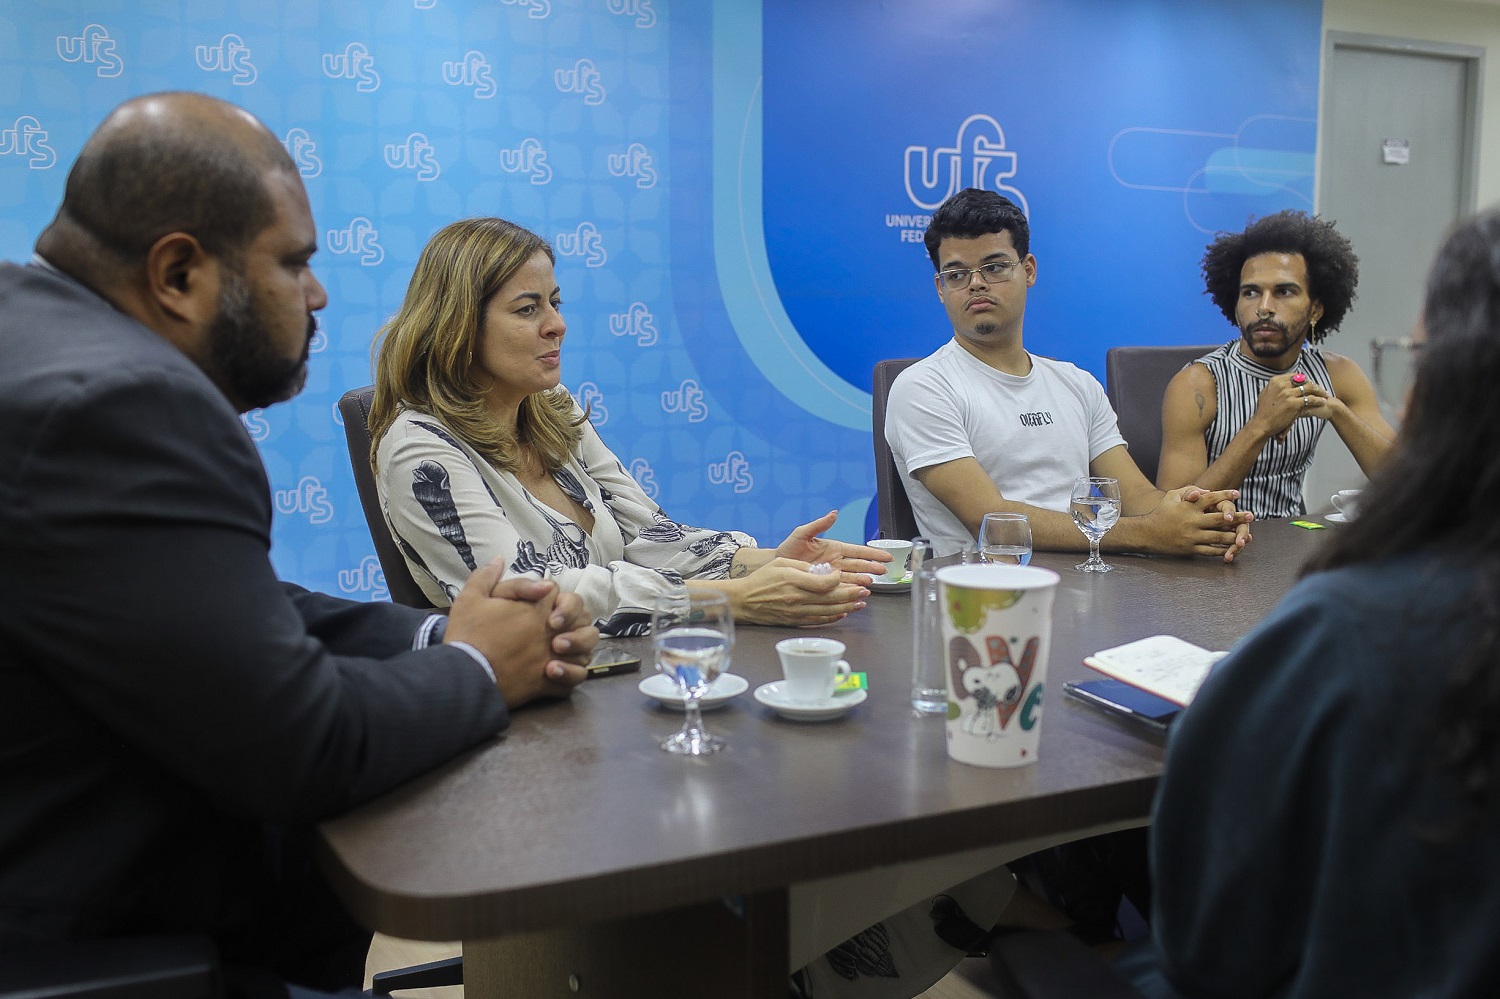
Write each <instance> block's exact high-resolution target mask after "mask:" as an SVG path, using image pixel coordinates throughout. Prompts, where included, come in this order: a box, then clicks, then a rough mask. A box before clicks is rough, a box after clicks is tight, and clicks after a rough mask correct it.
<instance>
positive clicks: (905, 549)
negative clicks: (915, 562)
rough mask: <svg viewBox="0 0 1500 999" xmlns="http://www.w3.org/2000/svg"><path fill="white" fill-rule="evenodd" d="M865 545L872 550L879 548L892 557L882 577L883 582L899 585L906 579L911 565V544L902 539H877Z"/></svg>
mask: <svg viewBox="0 0 1500 999" xmlns="http://www.w3.org/2000/svg"><path fill="white" fill-rule="evenodd" d="M865 544H867V545H869V546H870V547H871V548H879V549H880V550H881V551H883V552H885V553H886V554H887V555H889V556H890V557H891V560H890V562H888V563H886V567H885V575H884V576H882V577H880V579H881V581H882V582H886V583H897V582H900V581H901V580H903V579H905V578H906V573H907V569H908V568H909V567H910V565H911V542H910V541H902V540H900V539H889V538H876V539H875V540H874V541H867V542H865Z"/></svg>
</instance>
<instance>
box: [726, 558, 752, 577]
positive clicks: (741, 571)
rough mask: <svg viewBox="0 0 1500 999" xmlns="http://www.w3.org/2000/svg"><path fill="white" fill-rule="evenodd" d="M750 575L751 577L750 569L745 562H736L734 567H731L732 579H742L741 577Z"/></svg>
mask: <svg viewBox="0 0 1500 999" xmlns="http://www.w3.org/2000/svg"><path fill="white" fill-rule="evenodd" d="M748 575H750V567H749V566H748V565H746V564H745V563H743V562H736V563H735V564H734V565H732V566H730V567H729V578H730V579H740V578H741V577H743V576H748Z"/></svg>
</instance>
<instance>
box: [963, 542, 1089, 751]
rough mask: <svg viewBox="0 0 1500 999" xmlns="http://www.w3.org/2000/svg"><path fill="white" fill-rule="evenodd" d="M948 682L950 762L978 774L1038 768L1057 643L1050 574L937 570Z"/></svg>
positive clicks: (1027, 569)
mask: <svg viewBox="0 0 1500 999" xmlns="http://www.w3.org/2000/svg"><path fill="white" fill-rule="evenodd" d="M937 578H938V589H939V591H940V593H941V596H942V616H943V622H942V629H943V661H944V665H945V667H946V669H945V671H944V672H945V673H946V674H947V679H948V755H949V756H950V757H951V758H953V759H955V760H957V761H958V762H960V763H970V764H973V765H974V766H979V767H1018V766H1024V765H1026V764H1028V763H1035V762H1036V757H1037V747H1038V745H1039V744H1040V742H1041V733H1042V725H1041V720H1042V693H1043V691H1044V690H1045V689H1046V685H1047V653H1048V648H1049V646H1050V645H1051V639H1052V595H1053V593H1054V592H1055V591H1056V589H1057V584H1058V582H1059V579H1058V575H1057V573H1055V572H1053V571H1052V570H1050V569H1039V568H1036V567H1035V566H1019V565H950V566H945V567H944V568H942V569H939V570H938V573H937Z"/></svg>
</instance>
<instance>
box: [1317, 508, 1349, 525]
mask: <svg viewBox="0 0 1500 999" xmlns="http://www.w3.org/2000/svg"><path fill="white" fill-rule="evenodd" d="M1323 519H1324V520H1326V521H1328V522H1329V523H1330V524H1347V523H1349V518H1348V517H1345V516H1344V515H1343V514H1341V513H1339V512H1338V511H1334V512H1333V513H1330V514H1329V515H1328V516H1326V517H1324V518H1323Z"/></svg>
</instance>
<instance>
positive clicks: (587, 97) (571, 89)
mask: <svg viewBox="0 0 1500 999" xmlns="http://www.w3.org/2000/svg"><path fill="white" fill-rule="evenodd" d="M552 79H553V80H554V81H556V83H557V89H558V90H561V91H562V92H563V93H565V94H583V95H584V97H583V103H585V104H587V105H589V106H590V107H593V106H594V105H596V104H603V103H604V84H603V83H602V82H601V79H602V78H601V77H600V76H599V71H598V70H597V69H595V68H594V64H593V62H592V61H591V60H588V59H580V60H578V61H577V62H576V63H574V64H573V68H572V69H559V70H556V71H555V72H553V74H552Z"/></svg>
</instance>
